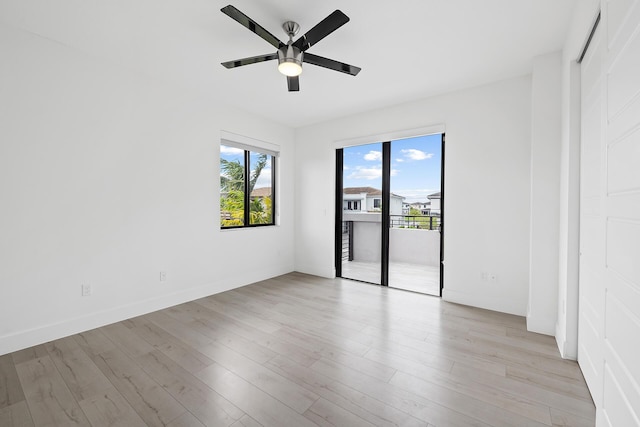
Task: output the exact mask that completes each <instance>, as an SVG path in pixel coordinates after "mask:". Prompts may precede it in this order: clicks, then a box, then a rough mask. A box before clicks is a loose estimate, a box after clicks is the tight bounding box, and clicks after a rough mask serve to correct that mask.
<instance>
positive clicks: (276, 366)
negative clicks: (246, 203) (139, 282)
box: [0, 273, 595, 427]
mask: <svg viewBox="0 0 640 427" xmlns="http://www.w3.org/2000/svg"><path fill="white" fill-rule="evenodd" d="M594 417H595V409H594V406H593V403H592V401H591V398H590V396H589V392H588V390H587V388H586V386H585V383H584V379H583V378H582V375H581V372H580V370H579V368H578V366H577V364H576V363H575V362H571V361H566V360H562V359H561V358H560V356H559V355H558V351H557V349H556V345H555V342H554V339H553V338H551V337H547V336H542V335H537V334H533V333H529V332H527V331H526V328H525V322H524V319H523V318H521V317H517V316H511V315H506V314H500V313H495V312H490V311H486V310H480V309H475V308H470V307H465V306H460V305H456V304H450V303H446V302H443V301H441V300H440V299H439V298H436V297H430V296H426V295H419V294H416V293H411V292H404V291H400V290H395V289H388V288H381V287H378V286H373V285H367V284H362V283H357V282H352V281H348V280H340V279H337V280H329V279H321V278H317V277H313V276H308V275H303V274H299V273H291V274H287V275H285V276H282V277H278V278H275V279H271V280H266V281H263V282H260V283H256V284H253V285H250V286H246V287H243V288H239V289H235V290H232V291H229V292H225V293H222V294H218V295H214V296H211V297H207V298H203V299H200V300H197V301H193V302H190V303H186V304H182V305H179V306H176V307H172V308H169V309H165V310H162V311H158V312H155V313H151V314H148V315H145V316H140V317H136V318H133V319H130V320H126V321H123V322H119V323H115V324H113V325H109V326H105V327H102V328H99V329H94V330H91V331H88V332H84V333H81V334H78V335H74V336H71V337H67V338H63V339H60V340H56V341H53V342H50V343H47V344H43V345H39V346H36V347H32V348H29V349H26V350H22V351H19V352H16V353H12V354H7V355H4V356H0V426H2V427H8V426H32V425H35V426H88V425H93V426H126V427H135V426H144V425H150V426H162V425H166V426H170V427H179V426H202V425H206V426H218V425H221V426H229V425H231V426H234V427H241V426H246V427H249V426H251V427H253V426H261V425H262V426H278V427H283V426H293V427H304V426H315V425H320V426H331V425H336V426H337V425H340V426H372V425H373V426H593V425H594Z"/></svg>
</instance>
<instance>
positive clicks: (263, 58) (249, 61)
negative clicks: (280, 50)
mask: <svg viewBox="0 0 640 427" xmlns="http://www.w3.org/2000/svg"><path fill="white" fill-rule="evenodd" d="M277 58H278V54H277V53H269V54H267V55H259V56H252V57H250V58H242V59H236V60H235V61H227V62H223V63H222V65H223V66H224V67H225V68H236V67H242V66H243V65H249V64H257V63H258V62H265V61H271V60H272V59H277Z"/></svg>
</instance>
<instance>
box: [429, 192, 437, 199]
mask: <svg viewBox="0 0 640 427" xmlns="http://www.w3.org/2000/svg"><path fill="white" fill-rule="evenodd" d="M439 198H440V192H439V191H438V192H437V193H433V194H429V195H428V196H427V199H439Z"/></svg>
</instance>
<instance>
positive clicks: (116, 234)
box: [0, 25, 317, 354]
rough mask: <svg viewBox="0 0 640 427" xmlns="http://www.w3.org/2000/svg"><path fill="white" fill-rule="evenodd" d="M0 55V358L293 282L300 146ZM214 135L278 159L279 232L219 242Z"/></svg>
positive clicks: (127, 88) (100, 67)
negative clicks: (248, 289) (256, 287)
mask: <svg viewBox="0 0 640 427" xmlns="http://www.w3.org/2000/svg"><path fill="white" fill-rule="evenodd" d="M0 52H2V64H1V65H0V93H1V94H2V95H1V97H0V203H1V209H0V236H1V238H0V354H4V353H7V352H10V351H13V350H17V349H20V348H24V347H27V346H30V345H33V344H37V343H41V342H44V341H47V340H50V339H53V338H57V337H60V336H64V335H68V334H72V333H75V332H77V331H81V330H86V329H90V328H93V327H96V326H99V325H102V324H105V323H109V322H113V321H116V320H120V319H123V318H127V317H131V316H135V315H139V314H142V313H144V312H148V311H152V310H155V309H159V308H161V307H165V306H170V305H174V304H177V303H180V302H183V301H186V300H190V299H194V298H197V297H201V296H204V295H209V294H213V293H216V292H219V291H222V290H225V289H229V288H233V287H237V286H240V285H243V284H247V283H251V282H254V281H257V280H260V279H264V278H268V277H272V276H275V275H278V274H282V273H286V272H289V271H292V270H293V267H294V257H293V245H294V241H293V231H294V230H293V220H294V218H293V205H292V202H291V200H292V198H293V169H292V168H291V166H290V165H291V162H292V161H293V137H294V135H293V131H291V130H290V129H287V128H284V127H282V126H279V125H275V124H273V123H270V122H268V121H266V120H263V119H260V118H257V117H251V116H248V115H246V114H243V113H240V112H238V111H234V110H232V109H230V108H228V107H227V106H225V105H218V104H217V103H216V100H215V99H203V98H199V95H198V94H195V93H193V94H192V93H185V92H184V91H182V90H178V89H174V88H172V87H170V86H168V85H167V84H166V83H164V82H158V81H151V80H149V79H148V78H147V77H146V76H141V75H137V74H134V73H132V72H130V71H128V70H127V69H125V68H124V67H120V66H115V65H109V64H106V63H103V62H102V61H100V59H99V58H96V57H93V56H90V55H87V54H84V53H82V52H79V51H76V50H72V49H70V48H68V47H66V46H65V45H63V44H59V43H56V42H52V41H49V40H47V39H45V38H43V37H39V36H35V35H32V34H30V33H27V32H24V31H21V30H18V29H15V28H11V27H7V26H4V25H0ZM222 130H225V131H229V132H233V133H237V134H241V135H245V136H247V137H254V138H257V139H261V140H265V141H267V142H271V143H274V144H279V145H280V146H281V159H280V165H281V168H280V172H279V178H280V180H279V181H280V188H279V191H278V195H279V197H278V199H279V201H280V202H281V203H280V217H279V222H280V224H281V225H280V226H278V227H270V228H260V229H251V230H236V231H224V232H223V231H220V230H219V206H218V198H217V197H218V196H217V194H218V191H219V187H218V186H219V184H218V182H219V178H218V174H219V170H218V158H219V157H218V144H219V140H220V132H221V131H222ZM314 205H315V206H317V204H315V203H314ZM266 247H268V248H269V249H268V250H265V248H266ZM246 250H249V251H251V252H250V253H251V255H252V257H251V258H250V262H249V263H248V264H247V259H244V258H242V257H239V256H238V254H240V253H242V252H243V251H246ZM161 270H162V271H166V272H167V281H166V282H163V283H160V282H159V272H160V271H161ZM82 283H88V284H90V285H91V286H92V287H93V295H92V296H90V297H81V293H80V289H81V284H82Z"/></svg>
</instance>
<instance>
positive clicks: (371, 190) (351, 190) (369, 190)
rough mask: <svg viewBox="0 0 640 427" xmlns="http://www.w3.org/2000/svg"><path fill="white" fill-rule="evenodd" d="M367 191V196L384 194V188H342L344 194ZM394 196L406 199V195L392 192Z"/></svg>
mask: <svg viewBox="0 0 640 427" xmlns="http://www.w3.org/2000/svg"><path fill="white" fill-rule="evenodd" d="M362 193H367V196H382V190H379V189H377V188H373V187H345V188H343V189H342V194H362ZM391 195H392V196H394V197H400V198H403V199H404V196H401V195H399V194H395V193H391Z"/></svg>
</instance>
